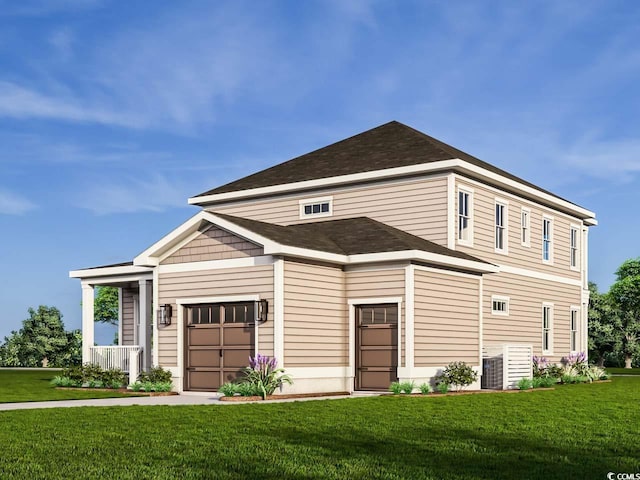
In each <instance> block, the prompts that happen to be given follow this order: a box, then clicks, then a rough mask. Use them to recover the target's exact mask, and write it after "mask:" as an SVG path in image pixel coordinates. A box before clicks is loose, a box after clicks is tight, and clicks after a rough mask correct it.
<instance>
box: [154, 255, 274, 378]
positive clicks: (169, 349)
mask: <svg viewBox="0 0 640 480" xmlns="http://www.w3.org/2000/svg"><path fill="white" fill-rule="evenodd" d="M158 283H159V285H158V296H159V303H160V304H165V303H170V304H173V308H174V316H177V306H176V299H178V298H180V299H185V298H189V297H225V296H231V295H243V294H246V295H256V294H257V295H260V298H261V299H263V298H264V299H266V300H267V301H268V302H269V315H268V319H267V322H266V323H264V324H262V325H260V326H259V327H258V349H259V351H260V353H262V354H265V355H273V266H272V265H262V266H255V267H242V268H225V269H220V270H204V271H198V272H180V273H160V274H159V278H158ZM176 328H177V327H176V324H175V323H172V324H171V325H170V326H168V327H163V328H160V329H159V330H158V344H159V345H158V347H159V348H158V355H159V360H160V364H161V365H163V366H176V365H177V361H178V359H177V341H178V339H177V330H176Z"/></svg>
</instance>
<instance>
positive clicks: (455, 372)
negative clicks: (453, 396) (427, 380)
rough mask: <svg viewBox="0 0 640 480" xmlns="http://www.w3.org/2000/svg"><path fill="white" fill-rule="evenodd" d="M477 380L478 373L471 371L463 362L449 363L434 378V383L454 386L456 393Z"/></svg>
mask: <svg viewBox="0 0 640 480" xmlns="http://www.w3.org/2000/svg"><path fill="white" fill-rule="evenodd" d="M476 380H478V372H476V371H475V370H473V368H471V367H470V366H469V365H467V364H466V363H465V362H451V363H450V364H449V365H447V366H446V368H445V369H444V371H443V372H442V373H441V374H439V375H437V376H436V383H437V384H442V383H446V384H447V385H450V386H454V387H455V388H456V390H457V391H460V390H463V389H464V388H466V387H468V386H469V385H471V384H472V383H473V382H475V381H476Z"/></svg>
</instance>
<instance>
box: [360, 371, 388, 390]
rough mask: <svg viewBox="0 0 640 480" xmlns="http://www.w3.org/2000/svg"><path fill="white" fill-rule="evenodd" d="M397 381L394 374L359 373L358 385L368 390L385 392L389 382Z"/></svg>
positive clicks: (386, 372) (384, 372) (385, 372)
mask: <svg viewBox="0 0 640 480" xmlns="http://www.w3.org/2000/svg"><path fill="white" fill-rule="evenodd" d="M396 380H397V378H396V374H395V372H390V371H383V372H375V371H373V372H372V371H363V372H360V384H361V385H363V386H364V388H367V389H370V390H387V389H388V388H389V385H390V384H391V382H395V381H396Z"/></svg>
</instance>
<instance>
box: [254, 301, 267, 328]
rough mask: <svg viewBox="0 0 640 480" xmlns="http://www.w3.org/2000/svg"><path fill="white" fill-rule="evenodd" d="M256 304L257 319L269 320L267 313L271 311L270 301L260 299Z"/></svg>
mask: <svg viewBox="0 0 640 480" xmlns="http://www.w3.org/2000/svg"><path fill="white" fill-rule="evenodd" d="M256 304H257V305H256V306H257V312H256V313H257V315H256V317H257V319H256V320H257V321H258V322H266V321H267V315H268V313H269V302H267V301H266V300H264V299H263V300H258V301H257V302H256Z"/></svg>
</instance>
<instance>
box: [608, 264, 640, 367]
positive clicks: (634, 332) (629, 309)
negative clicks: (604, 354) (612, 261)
mask: <svg viewBox="0 0 640 480" xmlns="http://www.w3.org/2000/svg"><path fill="white" fill-rule="evenodd" d="M609 295H610V296H611V299H612V301H613V303H614V304H615V305H616V307H618V308H619V309H620V314H619V315H618V316H617V318H616V320H615V322H614V331H615V333H616V334H617V336H618V338H619V341H620V349H621V352H622V354H623V355H624V366H625V368H631V362H632V359H633V356H634V355H636V354H638V351H639V350H640V258H636V259H632V260H627V261H626V262H624V263H623V264H622V265H621V266H620V268H619V269H618V271H617V272H616V282H615V283H614V284H613V285H612V286H611V289H610V290H609Z"/></svg>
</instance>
